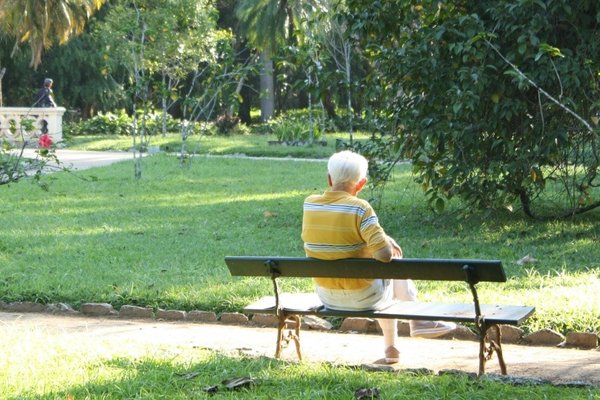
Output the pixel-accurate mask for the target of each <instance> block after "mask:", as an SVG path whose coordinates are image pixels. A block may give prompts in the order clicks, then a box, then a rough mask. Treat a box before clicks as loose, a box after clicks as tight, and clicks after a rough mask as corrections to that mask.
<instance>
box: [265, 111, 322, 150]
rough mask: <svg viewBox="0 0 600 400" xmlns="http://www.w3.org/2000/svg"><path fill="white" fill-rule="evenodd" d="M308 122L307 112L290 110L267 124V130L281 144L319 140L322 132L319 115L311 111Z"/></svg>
mask: <svg viewBox="0 0 600 400" xmlns="http://www.w3.org/2000/svg"><path fill="white" fill-rule="evenodd" d="M315 114H317V115H315ZM312 118H313V120H312V123H311V121H310V114H309V113H308V110H306V109H303V110H290V111H287V112H286V113H285V114H282V115H280V116H278V117H277V118H274V119H272V120H271V121H269V122H268V127H269V130H270V132H271V133H272V134H274V135H275V136H276V137H277V139H278V140H280V141H282V142H294V143H295V142H309V141H310V140H311V133H312V140H319V139H320V138H321V137H322V130H321V127H320V126H319V115H318V113H315V112H314V111H313V116H312Z"/></svg>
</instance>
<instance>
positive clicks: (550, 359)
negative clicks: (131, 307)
mask: <svg viewBox="0 0 600 400" xmlns="http://www.w3.org/2000/svg"><path fill="white" fill-rule="evenodd" d="M11 330H12V331H13V332H14V331H15V330H16V331H23V332H28V331H32V330H35V331H37V332H43V333H44V335H46V336H47V337H48V338H49V341H50V342H63V341H67V342H68V341H74V342H75V343H91V345H93V346H95V348H96V351H101V352H102V353H103V354H107V355H109V354H111V353H113V352H116V351H122V350H123V349H128V350H132V349H136V351H138V352H142V353H143V352H145V351H150V350H151V349H152V348H154V347H156V346H174V347H179V348H181V347H184V348H185V347H189V348H190V349H191V348H194V347H202V348H210V349H214V350H219V351H222V352H224V353H227V354H237V353H243V354H247V355H253V356H259V355H262V356H269V357H271V356H273V351H274V345H275V337H276V331H275V329H274V328H255V327H247V326H235V325H224V324H220V323H215V324H208V323H202V324H197V323H189V322H162V321H145V320H123V319H119V318H91V317H84V316H81V315H74V316H56V315H50V314H32V313H24V314H21V313H6V312H0V337H2V336H4V335H8V334H9V331H11ZM302 346H303V354H304V357H305V360H307V361H309V362H310V361H327V362H332V363H339V364H344V365H362V364H371V363H372V362H373V361H374V360H377V359H378V358H380V357H381V356H382V354H381V352H382V351H381V350H382V349H381V347H382V341H381V337H380V336H377V335H365V334H345V333H334V332H317V331H303V332H302ZM400 347H401V363H400V364H399V365H398V368H400V369H412V368H427V369H430V370H433V371H434V372H438V371H440V370H445V369H457V370H461V371H465V372H476V371H477V367H478V360H477V353H478V344H477V343H476V342H473V341H459V340H427V339H411V338H402V339H401V340H400ZM503 349H504V358H505V360H506V364H507V366H508V374H509V375H511V376H513V377H518V378H534V379H543V380H547V381H549V382H552V383H554V384H564V383H572V382H583V383H587V384H592V385H594V386H598V387H600V351H599V350H598V349H596V350H576V349H561V348H554V347H534V346H517V345H504V346H503ZM283 358H285V359H292V360H293V359H295V352H294V350H293V349H292V348H288V349H285V350H284V352H283ZM487 372H489V373H499V368H498V363H497V360H496V359H495V358H494V359H493V360H491V361H489V362H488V366H487Z"/></svg>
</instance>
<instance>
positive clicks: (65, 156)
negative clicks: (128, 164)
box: [23, 149, 133, 170]
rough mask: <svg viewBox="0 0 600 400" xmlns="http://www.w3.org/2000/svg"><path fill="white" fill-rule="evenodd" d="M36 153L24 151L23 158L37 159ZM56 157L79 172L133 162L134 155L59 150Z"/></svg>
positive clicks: (29, 150) (116, 152)
mask: <svg viewBox="0 0 600 400" xmlns="http://www.w3.org/2000/svg"><path fill="white" fill-rule="evenodd" d="M35 151H36V150H35V149H24V150H23V156H24V157H28V158H35V156H36V153H35ZM56 157H57V158H58V160H59V161H60V163H61V164H62V166H63V167H66V168H71V169H76V170H79V169H87V168H93V167H101V166H104V165H110V164H113V163H116V162H120V161H125V160H133V153H131V152H127V151H80V150H65V149H57V150H56Z"/></svg>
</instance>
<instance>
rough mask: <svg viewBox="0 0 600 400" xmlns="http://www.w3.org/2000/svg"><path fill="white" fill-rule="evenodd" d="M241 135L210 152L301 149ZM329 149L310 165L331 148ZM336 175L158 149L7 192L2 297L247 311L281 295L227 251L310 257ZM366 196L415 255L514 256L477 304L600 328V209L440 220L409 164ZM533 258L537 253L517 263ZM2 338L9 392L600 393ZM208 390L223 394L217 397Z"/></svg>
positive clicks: (426, 289) (1, 374)
mask: <svg viewBox="0 0 600 400" xmlns="http://www.w3.org/2000/svg"><path fill="white" fill-rule="evenodd" d="M261 140H262V139H261ZM208 142H209V141H208V140H207V141H201V142H199V144H201V145H204V146H205V147H206V148H207V151H206V152H205V153H204V154H217V153H219V152H218V151H216V150H208V147H209V145H208ZM235 142H236V144H235V146H239V148H238V147H235V146H232V145H231V142H230V140H229V139H228V138H223V140H219V139H218V138H215V139H214V143H213V144H212V145H211V146H214V148H223V149H224V150H222V153H224V154H226V153H229V152H233V153H243V154H251V151H248V150H247V149H249V148H254V147H255V148H257V149H260V152H261V153H257V154H253V155H268V156H280V157H281V156H284V157H285V156H288V155H293V156H295V157H296V156H298V157H301V156H299V155H297V154H289V153H288V152H287V151H288V150H289V149H286V152H284V153H274V152H273V151H272V150H269V149H270V147H268V146H263V145H260V144H257V139H256V138H253V137H245V136H244V137H237V138H235ZM93 143H94V142H93V141H92V142H90V144H89V145H90V149H100V147H103V146H107V147H106V149H119V148H120V147H119V145H117V144H115V143H114V142H113V141H111V140H108V141H107V142H106V143H104V144H101V145H100V144H99V143H100V142H95V144H93ZM81 145H82V144H81V143H80V144H79V146H81ZM73 146H76V145H75V144H74V145H73ZM161 146H162V145H161ZM232 148H234V149H235V150H231V149H232ZM292 150H293V149H292ZM312 150H314V149H312ZM312 150H311V149H310V148H309V149H303V150H302V151H308V152H309V153H310V152H311V151H312ZM321 150H322V149H319V151H321ZM322 151H323V153H322V154H321V153H315V152H312V153H310V154H311V158H312V157H317V158H323V157H327V155H328V154H329V153H330V152H332V151H334V150H333V148H330V149H325V150H322ZM201 153H202V152H201ZM324 171H325V164H324V163H323V162H322V161H308V160H307V161H292V160H290V159H282V160H272V159H263V160H255V159H249V158H243V157H242V158H223V157H211V156H209V157H207V156H205V155H200V156H195V157H192V158H191V159H190V163H189V164H187V165H185V166H183V167H182V166H181V164H180V162H179V160H178V159H177V158H176V157H175V156H173V155H165V154H160V155H155V156H150V157H148V158H146V159H144V161H143V172H142V178H141V179H135V178H134V177H133V172H134V168H133V162H132V161H126V162H123V163H120V164H116V165H112V166H109V167H102V168H95V169H91V170H85V171H80V172H60V173H56V174H53V175H51V176H48V177H46V179H49V180H50V183H51V185H50V190H49V191H48V192H44V191H42V190H41V189H39V188H38V187H37V186H35V185H32V184H30V183H29V182H27V181H23V182H20V183H18V184H14V185H11V186H0V196H1V198H2V207H1V208H0V219H1V221H2V225H1V227H0V265H1V266H2V274H1V275H0V300H2V301H5V302H9V301H18V300H28V301H37V302H41V303H49V302H66V303H70V304H71V305H73V306H74V307H75V308H77V307H78V306H79V305H80V304H81V303H83V302H108V303H111V304H113V305H114V306H115V307H116V308H118V307H119V306H120V305H122V304H138V305H144V306H152V307H161V308H165V309H184V310H191V309H202V310H213V311H216V312H221V311H226V310H227V311H240V310H241V308H242V307H243V305H245V304H246V303H247V302H249V301H251V300H253V299H255V298H256V297H258V296H261V295H264V294H268V293H270V291H271V283H270V282H269V281H268V280H266V279H258V278H256V279H255V278H246V279H232V278H231V277H230V276H229V274H228V272H227V269H226V267H225V265H224V263H223V257H224V256H225V255H252V254H263V255H272V254H275V255H290V256H295V255H296V256H299V255H302V254H303V252H302V243H301V241H300V237H299V235H300V223H301V213H302V210H301V205H302V200H303V199H304V197H305V196H307V195H308V194H311V193H316V192H320V191H322V190H324V189H325V188H326V185H325V172H324ZM363 195H364V196H365V197H366V198H371V199H373V200H374V204H375V205H376V209H377V211H378V213H379V216H380V218H381V220H382V222H383V225H384V227H386V229H387V231H388V233H389V234H390V235H392V236H394V237H395V238H396V239H397V240H398V242H399V243H400V244H401V245H402V247H403V248H404V251H405V253H406V256H407V257H439V258H453V257H460V258H482V259H488V258H490V259H500V260H502V261H503V263H504V265H505V268H506V270H507V273H508V276H509V281H508V282H507V283H506V284H490V285H484V284H481V285H480V297H481V300H482V301H483V302H498V303H507V304H511V303H512V304H528V305H534V306H535V307H536V308H537V312H536V314H535V316H534V317H533V318H532V319H530V320H529V321H528V323H527V325H526V326H525V329H526V330H530V331H532V330H536V329H538V328H542V327H544V328H545V327H547V328H552V329H557V330H559V331H561V332H563V333H566V332H568V331H571V330H575V331H589V332H592V331H593V332H598V331H599V330H600V322H599V318H598V315H600V304H599V303H600V296H598V292H600V266H599V264H598V259H599V257H598V255H599V254H598V252H599V250H598V249H599V246H598V241H599V237H600V231H599V224H598V220H599V217H600V214H599V213H598V212H594V213H591V214H588V215H586V216H583V217H579V218H576V219H574V220H571V221H566V222H547V223H539V222H532V221H529V220H527V219H525V218H524V217H522V215H520V214H519V213H518V212H517V213H514V214H510V213H477V214H474V215H471V216H470V217H468V218H465V217H463V216H461V214H460V213H458V212H457V210H458V209H459V208H460V204H458V203H454V204H451V206H450V208H449V210H448V211H447V212H445V213H444V214H441V215H437V214H433V213H432V212H431V211H430V210H429V209H428V208H427V207H426V205H425V202H424V200H423V197H422V194H421V192H420V189H419V188H418V187H417V186H416V185H415V184H414V183H412V181H411V174H410V168H409V166H407V165H403V166H400V167H398V169H397V170H396V171H395V175H394V180H393V182H391V183H390V185H389V186H388V187H387V188H386V190H385V191H384V192H373V191H368V190H367V191H365V192H363ZM525 255H530V256H531V257H534V258H535V259H536V260H537V261H535V262H534V263H530V264H524V265H520V264H519V263H518V262H517V261H518V260H520V259H521V258H522V257H524V256H525ZM418 285H419V287H420V290H421V294H420V297H421V298H422V299H428V300H442V299H443V300H447V298H448V297H451V298H453V299H455V300H456V301H469V300H470V294H469V292H468V291H467V288H466V287H465V285H463V284H460V283H452V284H448V283H424V282H418ZM284 289H285V290H290V291H306V290H311V282H310V281H307V280H293V281H291V282H288V283H287V284H285V285H284ZM3 343H4V346H3V347H2V349H1V350H0V393H2V396H0V397H2V398H3V399H4V398H6V399H10V400H13V399H14V400H16V399H27V400H28V399H48V400H49V399H125V398H127V399H134V398H140V399H141V398H143V399H165V398H169V399H189V398H227V399H230V398H231V399H233V398H235V399H274V398H276V399H298V398H307V399H309V398H327V399H349V398H354V397H353V396H354V392H355V391H356V390H357V389H360V388H377V389H378V390H379V391H380V394H381V395H380V396H381V397H380V398H385V399H426V398H427V399H429V398H436V399H437V398H444V399H497V398H506V399H599V398H600V393H599V392H598V390H597V389H589V388H583V389H575V388H559V387H553V386H548V385H525V386H513V385H508V384H502V383H497V382H493V381H490V380H487V379H482V380H479V381H473V380H470V379H468V378H466V377H464V376H441V377H438V376H429V375H414V374H411V373H407V372H403V373H399V374H398V373H393V374H392V373H375V372H366V371H364V370H356V369H352V368H349V367H343V366H332V365H329V364H323V363H300V364H297V363H288V362H283V361H276V360H273V359H268V358H245V357H232V356H226V355H223V354H220V353H216V352H212V351H209V350H206V349H190V348H186V347H178V346H172V347H165V348H162V347H161V348H154V347H152V348H143V345H141V344H139V343H130V344H129V345H126V346H121V347H120V350H115V351H109V350H106V347H105V346H104V345H102V346H100V345H99V344H98V343H95V342H94V341H93V340H92V339H89V340H84V341H80V342H74V341H53V340H52V339H51V337H50V336H49V335H47V334H46V333H45V332H43V331H41V330H39V331H38V330H35V331H26V332H25V331H23V332H19V331H12V330H6V334H5V335H4V336H3ZM140 346H141V347H142V348H140ZM122 349H127V351H125V350H122ZM236 377H251V378H252V379H253V380H254V381H255V383H256V384H255V385H254V386H252V387H250V388H247V389H241V390H236V391H229V390H227V389H226V388H225V386H224V385H223V384H222V383H221V382H222V381H223V380H225V379H231V378H236ZM211 387H214V388H216V389H217V390H218V391H217V393H216V394H210V393H208V391H209V388H211Z"/></svg>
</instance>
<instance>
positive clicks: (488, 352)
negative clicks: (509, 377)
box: [478, 324, 506, 376]
mask: <svg viewBox="0 0 600 400" xmlns="http://www.w3.org/2000/svg"><path fill="white" fill-rule="evenodd" d="M478 328H479V374H478V375H479V376H481V375H483V374H484V373H485V363H486V361H488V360H490V359H491V358H492V356H493V355H494V352H496V355H497V356H498V363H499V364H500V372H501V373H502V375H506V363H505V362H504V355H503V354H502V334H501V332H500V326H498V325H496V324H494V325H490V326H487V325H486V324H482V326H480V327H478ZM491 331H494V333H495V337H494V338H492V337H491V335H490V334H491V333H492V332H491ZM486 339H487V341H488V342H489V344H487V346H486Z"/></svg>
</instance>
